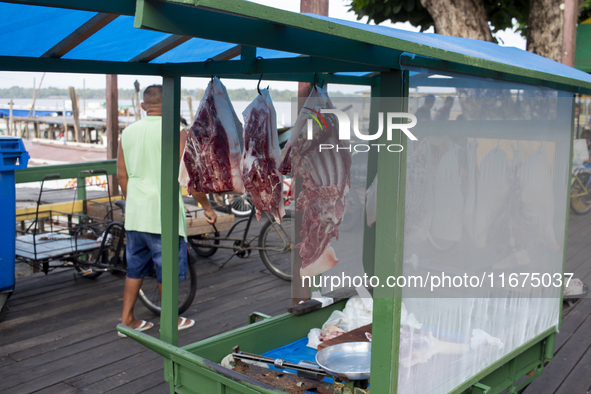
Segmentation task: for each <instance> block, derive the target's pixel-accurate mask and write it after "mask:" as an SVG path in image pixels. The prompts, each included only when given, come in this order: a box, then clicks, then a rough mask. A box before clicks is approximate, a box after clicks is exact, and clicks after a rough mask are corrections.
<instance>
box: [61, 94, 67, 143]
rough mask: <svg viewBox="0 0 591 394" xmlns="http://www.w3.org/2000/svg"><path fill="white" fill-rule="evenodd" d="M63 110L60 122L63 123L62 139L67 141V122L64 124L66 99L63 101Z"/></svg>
mask: <svg viewBox="0 0 591 394" xmlns="http://www.w3.org/2000/svg"><path fill="white" fill-rule="evenodd" d="M63 107H64V110H63V111H62V122H63V123H64V138H65V139H66V141H68V122H66V99H64V105H63Z"/></svg>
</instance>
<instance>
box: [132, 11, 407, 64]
mask: <svg viewBox="0 0 591 394" xmlns="http://www.w3.org/2000/svg"><path fill="white" fill-rule="evenodd" d="M246 3H248V2H245V1H238V2H233V3H232V5H233V7H232V8H233V9H232V11H231V13H229V12H219V11H216V10H215V8H217V7H215V5H216V4H217V3H216V2H213V3H212V4H211V5H213V6H214V7H213V8H214V9H209V8H208V9H205V8H198V7H191V6H187V5H183V4H175V3H171V2H160V1H156V0H138V2H137V8H136V15H135V23H134V26H135V27H136V28H144V29H151V30H157V31H163V32H168V33H173V34H182V35H188V36H192V37H200V38H204V39H212V40H217V41H224V42H231V43H236V44H241V45H250V46H256V47H261V48H269V49H276V50H281V51H287V52H294V53H302V54H306V55H313V56H319V57H326V58H333V59H338V60H347V61H353V62H359V63H364V64H372V65H378V66H384V67H391V68H398V58H399V56H400V54H401V53H402V52H401V51H400V50H398V49H392V48H385V47H381V46H375V45H367V44H366V43H363V42H360V41H357V40H350V39H347V38H344V37H343V36H340V35H338V34H336V35H326V34H324V33H323V32H319V31H315V30H314V29H301V28H296V27H292V26H289V23H285V24H278V23H274V22H272V21H266V20H261V19H258V18H261V17H266V16H267V15H266V14H264V15H259V16H257V18H256V19H255V18H251V17H244V16H242V15H238V14H236V12H237V11H240V10H241V9H242V8H243V7H244V5H245V4H246ZM208 7H209V5H208ZM265 8H269V7H265ZM269 9H270V10H274V11H280V10H276V9H274V8H269ZM223 11H225V10H223ZM282 12H283V11H282ZM284 15H285V16H286V17H291V16H294V15H295V16H296V17H299V16H302V15H299V14H294V13H286V14H284ZM305 18H307V20H308V21H309V22H314V24H316V23H318V24H319V25H324V23H325V22H323V21H320V20H318V19H313V18H310V17H305ZM196 20H198V21H199V23H195V21H196ZM285 21H286V22H289V18H286V19H285ZM331 25H334V26H338V25H336V24H332V23H331ZM220 26H232V28H231V29H220ZM355 31H357V30H355ZM381 37H382V36H381ZM383 38H384V37H383ZM386 41H387V40H386Z"/></svg>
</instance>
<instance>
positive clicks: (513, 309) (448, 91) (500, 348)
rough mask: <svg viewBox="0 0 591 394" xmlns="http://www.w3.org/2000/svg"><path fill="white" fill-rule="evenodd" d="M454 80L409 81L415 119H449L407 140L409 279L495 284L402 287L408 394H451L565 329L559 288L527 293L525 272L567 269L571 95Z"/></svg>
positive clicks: (425, 124) (403, 375) (403, 373)
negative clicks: (459, 278) (553, 331)
mask: <svg viewBox="0 0 591 394" xmlns="http://www.w3.org/2000/svg"><path fill="white" fill-rule="evenodd" d="M438 74H439V75H441V74H440V73H438ZM430 77H431V78H430ZM433 77H434V78H433ZM445 77H446V78H437V75H435V74H434V73H433V72H429V71H426V70H418V72H417V73H415V72H413V73H412V74H411V78H410V82H411V85H410V86H411V94H410V96H411V99H410V105H409V107H410V111H409V112H412V113H415V112H417V111H419V109H420V108H422V107H425V109H423V110H422V112H423V113H422V114H421V115H423V116H424V115H425V113H426V114H427V116H429V113H430V114H431V117H432V118H434V119H435V118H438V119H441V117H442V116H443V117H444V119H445V117H447V119H448V120H437V121H431V122H429V121H426V120H425V121H419V122H418V124H417V126H416V127H415V128H413V129H412V131H413V134H414V135H415V136H416V137H417V138H418V141H410V140H409V141H408V146H407V173H406V202H405V229H404V237H405V239H404V254H403V260H404V268H403V273H404V276H406V277H408V276H409V275H421V276H422V277H423V278H424V277H425V276H426V273H429V274H430V275H431V276H433V275H439V276H441V275H442V274H443V273H444V274H445V275H450V276H455V275H458V276H463V275H464V274H468V276H470V275H472V274H474V275H478V277H479V278H481V277H482V275H483V274H485V276H484V278H486V284H485V286H483V288H476V289H474V288H472V287H470V286H464V283H465V282H464V283H462V285H461V286H455V285H452V286H450V287H451V289H449V288H448V289H447V290H445V291H444V290H442V289H441V288H437V289H435V291H431V290H430V289H429V288H427V289H423V290H420V291H416V289H415V290H412V289H410V288H405V289H403V303H404V309H405V311H404V312H405V316H406V317H405V319H403V324H402V327H401V339H400V367H399V388H398V392H399V393H404V394H410V393H421V394H424V393H447V392H449V391H451V390H453V389H454V388H456V387H458V386H459V385H460V384H462V383H463V382H465V381H466V380H468V379H469V378H470V377H472V376H474V375H475V374H477V373H479V372H480V371H482V370H483V369H485V368H486V367H487V366H489V365H491V364H493V363H494V362H495V361H497V360H499V359H500V358H501V357H503V356H504V355H506V354H508V353H510V352H511V351H513V350H515V349H517V348H518V347H520V346H522V345H523V344H525V343H526V342H527V341H529V340H531V339H533V338H534V337H536V336H537V335H540V334H541V333H543V332H544V331H546V330H548V329H550V328H552V327H554V326H557V324H558V321H559V307H560V305H559V297H560V291H561V289H560V288H558V287H555V286H554V283H555V282H552V285H550V286H547V285H548V284H549V283H548V281H547V282H546V283H544V284H542V285H541V286H538V287H535V286H533V285H531V279H528V281H527V283H526V285H525V286H522V282H524V280H525V279H524V278H525V275H522V274H528V275H529V276H528V278H531V275H532V274H534V273H539V275H540V277H541V276H542V275H543V274H548V275H551V276H548V277H547V278H550V277H552V278H556V276H555V275H558V276H560V274H561V273H562V265H563V253H564V248H565V223H566V214H567V198H568V185H569V158H570V152H569V150H570V133H571V105H572V104H571V103H572V96H571V97H570V98H569V97H568V95H567V94H566V93H563V92H557V91H552V90H549V89H543V88H539V87H535V86H525V85H519V84H508V83H501V82H496V81H492V80H487V81H484V82H483V81H482V80H480V81H478V80H476V79H473V80H469V79H467V78H466V77H462V76H459V75H452V74H450V75H446V76H445ZM442 81H443V82H442ZM444 82H445V83H444ZM475 82H476V83H478V84H479V85H477V84H475ZM441 86H446V87H441ZM464 86H469V88H467V87H464ZM430 93H431V94H433V96H435V105H434V106H432V107H431V108H427V107H429V105H428V104H427V105H426V106H425V104H424V103H425V102H428V101H430V100H429V99H427V95H428V94H430ZM447 96H449V97H453V98H454V100H453V105H451V106H449V105H448V107H447V108H444V107H445V105H446V102H448V103H449V102H450V101H451V100H449V99H447V100H446V99H445V97H447ZM417 117H418V116H417ZM380 179H382V175H381V174H380ZM378 221H379V213H378ZM511 274H517V277H518V278H519V282H518V286H512V285H511V284H510V283H509V280H508V279H509V277H510V275H511ZM489 275H490V277H489ZM503 276H504V287H503V288H501V286H502V279H501V278H503ZM490 278H493V279H492V280H494V282H491V279H490ZM552 280H553V281H554V280H555V279H552ZM512 284H515V283H514V282H512ZM406 311H408V312H406ZM411 315H412V319H409V317H410V316H411Z"/></svg>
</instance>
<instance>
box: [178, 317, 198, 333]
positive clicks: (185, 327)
mask: <svg viewBox="0 0 591 394" xmlns="http://www.w3.org/2000/svg"><path fill="white" fill-rule="evenodd" d="M187 320H188V321H189V323H187V324H185V323H186V322H187ZM194 325H195V320H193V319H187V318H186V317H182V316H181V324H179V331H181V330H185V329H187V328H191V327H193V326H194Z"/></svg>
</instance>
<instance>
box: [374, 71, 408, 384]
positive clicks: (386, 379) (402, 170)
mask: <svg viewBox="0 0 591 394" xmlns="http://www.w3.org/2000/svg"><path fill="white" fill-rule="evenodd" d="M407 74H408V72H407ZM379 89H380V96H381V98H382V100H381V101H380V110H381V112H384V113H387V112H388V111H389V112H393V111H394V112H403V111H404V109H405V108H404V105H403V101H402V99H401V98H402V97H404V96H406V97H408V82H407V83H406V88H405V87H404V84H403V72H402V71H393V72H390V73H382V74H381V76H380V88H379ZM388 98H389V99H388ZM392 98H397V102H396V103H393V102H392V100H393V99H392ZM392 138H393V140H392V141H388V140H387V139H386V133H383V134H382V137H381V138H380V140H379V143H383V144H387V143H388V144H390V143H393V144H401V145H402V146H403V147H404V150H403V151H402V152H400V153H391V152H380V153H379V154H378V174H383V175H381V176H380V177H379V181H378V209H377V217H378V218H379V219H378V221H377V222H376V251H375V272H374V274H375V275H376V276H377V277H378V278H380V283H386V279H387V277H388V276H391V275H393V276H399V275H402V253H403V245H404V200H405V191H406V184H405V182H406V136H405V135H404V134H403V133H402V132H400V131H398V132H394V133H393V135H392ZM373 296H374V310H373V333H372V335H373V338H374V343H379V344H382V346H377V347H374V348H373V349H372V354H371V386H372V390H375V391H376V392H378V393H396V392H397V390H398V349H399V346H400V311H401V297H402V293H401V290H400V288H398V287H396V288H389V287H387V286H386V287H377V288H375V289H374V294H373Z"/></svg>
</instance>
